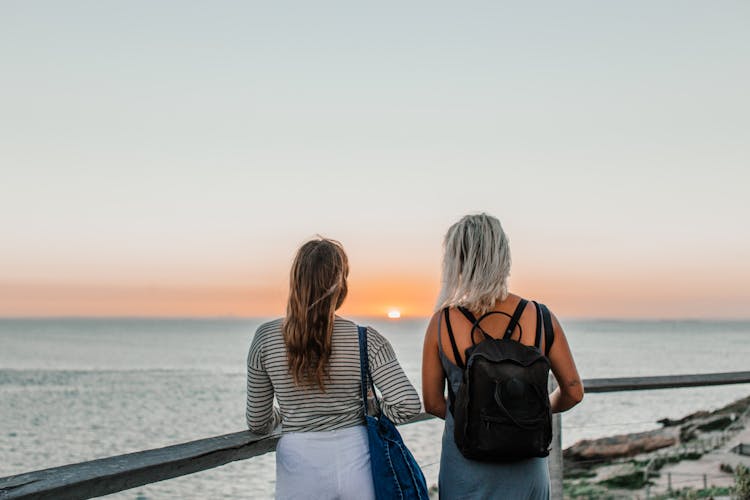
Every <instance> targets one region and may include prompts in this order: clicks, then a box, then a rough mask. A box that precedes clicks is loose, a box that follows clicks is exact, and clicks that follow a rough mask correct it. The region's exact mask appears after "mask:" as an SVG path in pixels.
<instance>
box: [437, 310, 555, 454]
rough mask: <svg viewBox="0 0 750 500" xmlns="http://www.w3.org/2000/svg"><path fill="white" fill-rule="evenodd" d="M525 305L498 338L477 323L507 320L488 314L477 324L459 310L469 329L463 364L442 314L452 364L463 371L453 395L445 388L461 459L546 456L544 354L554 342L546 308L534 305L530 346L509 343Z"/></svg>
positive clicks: (547, 408) (547, 419)
mask: <svg viewBox="0 0 750 500" xmlns="http://www.w3.org/2000/svg"><path fill="white" fill-rule="evenodd" d="M527 303H528V301H526V300H524V299H522V300H521V302H520V303H519V304H518V307H516V310H515V312H514V313H513V316H512V317H511V320H510V323H509V324H508V328H507V329H506V331H505V334H504V336H503V337H502V338H499V339H495V338H493V337H491V336H490V335H488V334H487V333H486V332H485V331H484V330H483V329H482V327H481V325H480V323H481V322H482V320H483V319H484V318H485V317H487V316H489V315H490V314H505V315H506V316H510V315H508V314H506V313H503V312H500V311H490V312H489V313H487V314H485V315H483V316H481V317H480V318H479V319H476V318H475V317H474V315H473V314H472V313H471V312H469V311H468V310H467V309H464V308H459V311H460V312H461V313H462V314H463V315H464V316H466V318H467V319H468V320H469V321H471V322H472V324H473V327H472V330H471V337H472V338H471V342H472V346H471V347H469V348H468V349H466V356H465V359H466V362H465V363H464V361H463V360H462V357H461V355H460V354H459V352H458V347H457V346H456V340H455V338H454V336H453V328H452V327H451V324H450V320H449V318H448V310H447V309H445V310H444V311H443V314H444V315H445V319H446V325H447V327H448V335H449V336H450V341H451V346H452V347H453V355H454V358H455V360H456V364H457V365H458V367H459V368H461V369H462V370H463V380H462V383H461V387H460V389H459V391H458V393H457V394H453V391H452V388H451V387H450V384H448V395H449V397H450V402H451V413H452V414H453V418H454V421H455V433H454V438H455V441H456V445H457V446H458V449H459V450H460V451H461V453H462V454H463V455H464V456H465V457H466V458H469V459H473V460H481V461H489V462H507V461H515V460H521V459H524V458H530V457H545V456H547V455H548V454H549V445H550V442H551V441H552V414H551V411H550V405H549V393H548V390H547V378H548V376H549V370H550V363H549V359H548V358H547V356H546V354H548V353H549V349H550V347H551V346H552V342H553V341H554V336H553V329H552V320H551V317H550V313H549V310H548V309H547V307H546V306H544V305H543V304H538V303H536V302H534V305H535V307H536V312H537V325H536V339H535V342H534V346H533V347H532V346H527V345H524V344H522V343H520V342H518V341H515V340H511V338H510V337H511V335H512V334H513V330H514V329H515V328H516V326H517V325H518V319H519V318H520V317H521V313H523V310H524V308H525V307H526V304H527ZM542 325H544V335H545V340H546V342H545V348H546V352H544V353H543V352H542V351H541V341H542ZM477 329H479V331H480V332H481V334H482V335H483V340H481V341H480V342H479V343H475V342H474V332H475V330H477Z"/></svg>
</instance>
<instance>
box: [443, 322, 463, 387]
mask: <svg viewBox="0 0 750 500" xmlns="http://www.w3.org/2000/svg"><path fill="white" fill-rule="evenodd" d="M443 316H445V326H446V327H448V338H449V339H450V341H451V347H452V348H453V357H454V358H455V360H456V366H458V367H459V368H461V369H462V370H463V369H464V368H466V365H465V364H464V361H463V360H462V359H461V353H460V352H459V351H458V346H457V345H456V337H455V336H454V335H453V327H452V326H451V319H450V317H449V315H448V308H447V307H446V308H445V309H443ZM448 387H450V381H449V382H448Z"/></svg>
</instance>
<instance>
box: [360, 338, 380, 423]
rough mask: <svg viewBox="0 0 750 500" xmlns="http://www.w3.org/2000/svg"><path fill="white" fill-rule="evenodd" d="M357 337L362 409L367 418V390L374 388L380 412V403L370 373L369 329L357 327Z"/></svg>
mask: <svg viewBox="0 0 750 500" xmlns="http://www.w3.org/2000/svg"><path fill="white" fill-rule="evenodd" d="M357 335H358V337H359V377H360V387H361V390H362V409H363V410H364V414H365V416H367V390H368V389H369V388H370V387H372V395H373V397H374V398H375V406H376V407H377V408H378V411H380V401H378V395H377V393H376V392H375V385H374V383H373V381H372V374H371V373H370V360H369V359H368V357H367V327H366V326H359V325H357Z"/></svg>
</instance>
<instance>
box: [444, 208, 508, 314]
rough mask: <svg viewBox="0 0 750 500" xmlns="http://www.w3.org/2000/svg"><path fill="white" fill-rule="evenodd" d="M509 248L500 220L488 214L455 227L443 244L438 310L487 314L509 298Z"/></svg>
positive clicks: (454, 225) (467, 217)
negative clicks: (454, 308)
mask: <svg viewBox="0 0 750 500" xmlns="http://www.w3.org/2000/svg"><path fill="white" fill-rule="evenodd" d="M509 275H510V245H509V244H508V237H507V236H506V235H505V231H503V227H502V226H501V225H500V221H499V220H498V219H497V218H495V217H492V216H491V215H487V214H485V213H481V214H476V215H467V216H465V217H463V218H462V219H461V220H460V221H458V222H456V223H455V224H453V225H452V226H451V227H450V228H449V229H448V232H447V233H446V235H445V240H444V241H443V272H442V287H441V290H440V297H439V298H438V303H437V309H438V310H440V309H442V308H444V307H456V306H463V307H466V308H467V309H469V310H471V311H474V312H477V313H479V314H484V313H486V312H487V311H489V310H491V309H492V308H493V307H494V306H495V302H496V301H497V300H505V298H506V297H507V296H508V276H509Z"/></svg>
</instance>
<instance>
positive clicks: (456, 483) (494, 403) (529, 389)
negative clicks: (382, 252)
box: [422, 214, 583, 500]
mask: <svg viewBox="0 0 750 500" xmlns="http://www.w3.org/2000/svg"><path fill="white" fill-rule="evenodd" d="M509 274H510V248H509V245H508V238H507V236H506V235H505V232H504V231H503V228H502V226H501V225H500V221H499V220H497V219H496V218H495V217H492V216H489V215H487V214H479V215H468V216H466V217H464V218H462V219H461V220H460V221H458V222H457V223H455V224H454V225H453V226H451V227H450V229H448V232H447V234H446V235H445V240H444V256H443V271H442V289H441V292H440V297H439V299H438V305H437V311H436V312H435V314H434V315H433V317H432V319H431V321H430V323H429V326H428V328H427V332H426V334H425V340H424V349H423V360H422V392H423V399H424V406H425V411H427V412H428V413H432V414H433V415H435V416H437V417H439V418H442V419H445V427H444V432H443V439H442V452H441V459H440V474H439V492H440V497H441V498H447V499H451V500H453V499H458V498H471V499H482V498H487V499H489V498H508V499H545V498H549V471H548V465H547V457H546V454H547V446H548V445H549V439H551V424H550V418H551V412H561V411H565V410H567V409H569V408H571V407H573V406H575V405H576V404H577V403H579V402H580V401H581V399H582V398H583V386H582V384H581V379H580V377H579V375H578V371H577V369H576V365H575V362H574V361H573V356H572V354H571V352H570V348H569V347H568V342H567V340H566V338H565V334H564V332H563V329H562V327H561V326H560V323H559V322H558V320H557V318H555V317H554V315H552V314H550V313H549V312H548V310H547V309H546V307H545V306H544V305H542V304H537V303H536V302H533V303H530V302H529V301H527V300H526V299H524V298H522V297H520V296H518V295H515V294H513V293H509V291H508V276H509ZM480 351H481V352H482V356H479V355H478V354H477V353H478V352H480ZM516 358H520V359H516ZM509 360H510V361H509ZM480 365H481V366H482V367H483V368H482V370H485V372H482V371H481V370H480V369H479V368H476V369H474V370H473V371H472V366H480ZM550 368H551V371H552V373H553V374H554V376H555V378H556V379H557V382H558V388H557V389H556V390H555V391H553V392H552V394H549V395H547V388H546V382H547V373H548V372H549V370H550ZM492 370H495V372H494V373H495V375H489V374H491V373H493V372H492ZM503 370H506V372H508V373H510V375H508V376H507V377H506V378H503V377H501V376H499V375H497V373H502V371H503ZM540 374H541V375H540ZM472 377H473V378H472ZM482 377H484V379H487V380H483V378H482ZM446 381H447V389H448V400H446V395H445V392H446ZM467 381H468V382H469V383H474V387H477V384H479V383H484V384H486V387H489V388H490V389H489V390H485V391H484V392H480V393H477V392H471V388H470V384H467V383H466V382H467ZM540 385H541V389H540ZM471 398H474V400H472V399H471ZM483 398H484V399H483ZM467 401H469V402H470V404H469V403H467ZM534 405H536V408H532V409H531V410H529V407H533V406H534ZM472 411H473V412H475V413H474V414H476V415H478V416H479V417H478V418H475V420H474V421H471V420H469V418H471V416H472V415H474V414H472V413H471V412H472ZM530 412H531V413H530ZM534 412H535V413H534ZM524 418H525V420H523V419H524ZM456 421H458V425H457V424H456ZM474 422H476V423H474ZM472 433H473V434H472ZM476 436H484V438H483V439H477V438H476ZM472 439H473V441H472ZM493 441H496V442H497V443H494V442H493ZM508 443H511V444H508Z"/></svg>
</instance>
